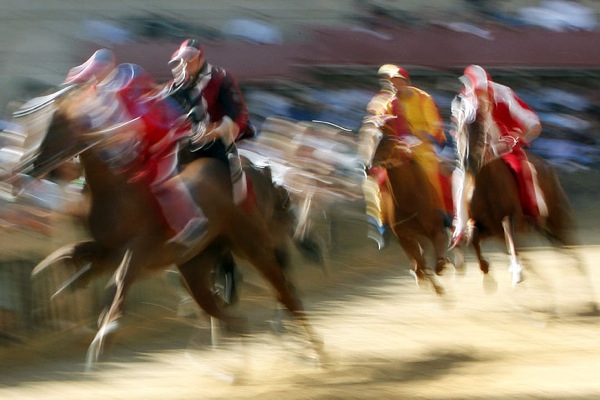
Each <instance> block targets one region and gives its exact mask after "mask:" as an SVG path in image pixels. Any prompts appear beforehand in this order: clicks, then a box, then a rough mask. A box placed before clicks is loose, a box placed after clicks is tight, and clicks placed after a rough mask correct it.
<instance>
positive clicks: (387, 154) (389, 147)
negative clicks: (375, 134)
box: [373, 134, 410, 165]
mask: <svg viewBox="0 0 600 400" xmlns="http://www.w3.org/2000/svg"><path fill="white" fill-rule="evenodd" d="M409 157H410V151H409V150H408V149H407V148H406V146H404V145H402V144H401V143H399V142H398V141H397V140H396V138H395V137H394V136H392V135H386V134H384V135H383V137H382V138H381V141H380V142H379V145H378V146H377V149H376V150H375V155H374V156H373V165H378V164H401V163H402V162H403V161H404V160H405V159H406V158H409Z"/></svg>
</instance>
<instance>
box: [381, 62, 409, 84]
mask: <svg viewBox="0 0 600 400" xmlns="http://www.w3.org/2000/svg"><path fill="white" fill-rule="evenodd" d="M377 75H379V76H380V77H381V78H384V79H392V78H402V79H406V80H407V81H408V80H410V75H409V74H408V71H406V70H405V69H404V68H402V67H399V66H397V65H394V64H384V65H382V66H381V67H379V71H377Z"/></svg>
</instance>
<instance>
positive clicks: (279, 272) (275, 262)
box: [247, 245, 326, 362]
mask: <svg viewBox="0 0 600 400" xmlns="http://www.w3.org/2000/svg"><path fill="white" fill-rule="evenodd" d="M268 249H269V246H268V245H266V246H265V247H264V248H263V249H261V250H260V251H258V252H257V251H256V250H257V249H254V250H253V251H251V252H248V253H247V254H248V255H249V261H250V262H251V263H252V265H254V267H255V268H257V270H258V271H259V272H260V273H261V274H262V276H263V277H264V278H265V279H266V280H267V282H269V284H270V285H271V286H272V287H273V288H274V289H275V292H276V295H277V300H278V301H279V302H280V303H281V304H283V305H284V306H285V308H287V309H288V311H289V312H291V313H292V314H293V315H294V317H295V318H296V320H297V321H298V322H300V323H301V324H302V326H303V328H304V330H305V332H306V334H307V337H308V340H309V342H310V343H311V345H312V347H313V349H314V351H315V353H316V355H317V357H318V360H319V362H323V360H325V359H326V355H325V352H324V349H323V340H322V339H321V338H320V337H319V335H317V333H316V332H315V330H314V328H313V327H312V324H311V323H310V321H309V319H308V317H307V315H306V312H305V310H304V306H303V305H302V302H301V300H300V298H299V297H298V295H297V293H296V290H295V287H294V285H293V284H292V283H291V282H290V281H289V280H288V279H287V278H286V276H285V273H284V269H285V268H286V266H285V263H286V262H287V261H286V259H287V252H286V251H284V250H283V249H281V248H278V249H275V248H272V249H273V251H269V250H268Z"/></svg>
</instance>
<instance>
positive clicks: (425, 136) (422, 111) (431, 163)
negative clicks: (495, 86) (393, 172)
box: [379, 64, 452, 215]
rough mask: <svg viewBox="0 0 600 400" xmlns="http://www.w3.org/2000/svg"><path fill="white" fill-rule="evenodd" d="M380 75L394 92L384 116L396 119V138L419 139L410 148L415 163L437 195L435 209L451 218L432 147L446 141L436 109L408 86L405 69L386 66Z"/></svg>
mask: <svg viewBox="0 0 600 400" xmlns="http://www.w3.org/2000/svg"><path fill="white" fill-rule="evenodd" d="M379 71H380V76H382V75H387V78H388V79H389V81H390V83H391V84H392V86H393V89H394V92H395V96H393V98H392V100H391V101H389V102H388V103H387V105H386V113H387V114H388V115H393V116H395V117H396V121H395V125H396V128H397V132H396V134H397V135H399V136H413V137H415V138H417V139H418V143H417V144H416V145H415V146H413V147H412V149H413V153H414V159H415V160H416V161H417V162H418V163H419V165H420V166H421V168H423V170H424V171H425V173H426V175H427V177H428V180H429V182H431V185H432V186H433V188H434V190H435V193H436V194H437V208H438V209H439V210H441V211H442V212H443V213H444V214H446V215H450V214H451V213H452V204H451V202H448V201H446V199H448V198H449V196H447V195H445V194H444V190H443V187H445V182H444V181H443V178H442V176H441V175H440V169H439V159H438V156H437V154H436V152H435V147H434V142H435V143H437V144H438V145H440V146H443V145H444V143H445V141H446V137H445V135H444V128H443V124H442V118H441V116H440V113H439V110H438V108H437V105H436V104H435V102H434V100H433V98H432V97H431V96H430V95H429V94H428V93H426V92H425V91H423V90H421V89H419V88H416V87H414V86H412V85H411V82H410V76H409V74H408V72H407V71H406V70H405V69H404V68H402V67H398V66H396V65H392V64H386V65H384V66H382V67H381V68H380V70H379Z"/></svg>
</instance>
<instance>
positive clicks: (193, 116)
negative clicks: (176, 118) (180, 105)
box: [187, 106, 206, 124]
mask: <svg viewBox="0 0 600 400" xmlns="http://www.w3.org/2000/svg"><path fill="white" fill-rule="evenodd" d="M187 118H188V119H189V120H190V121H191V122H192V123H194V124H198V123H200V122H202V121H204V119H205V118H206V112H205V110H204V108H203V107H198V106H195V107H192V109H191V110H190V111H189V112H188V113H187Z"/></svg>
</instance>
